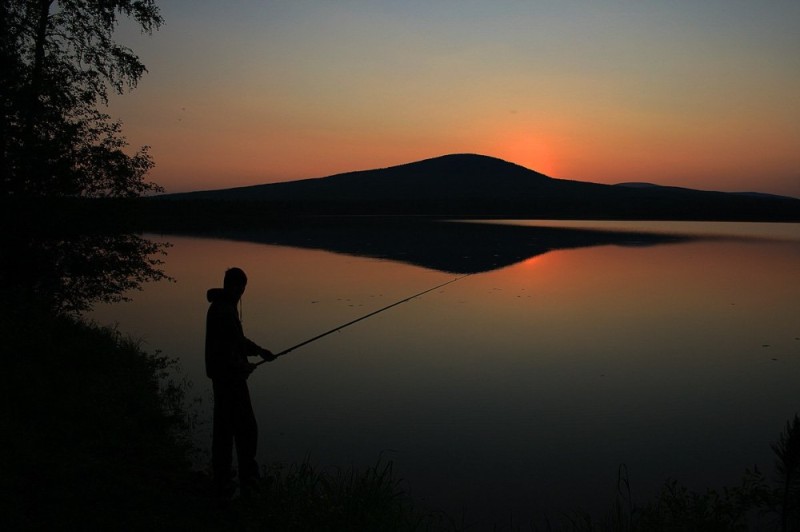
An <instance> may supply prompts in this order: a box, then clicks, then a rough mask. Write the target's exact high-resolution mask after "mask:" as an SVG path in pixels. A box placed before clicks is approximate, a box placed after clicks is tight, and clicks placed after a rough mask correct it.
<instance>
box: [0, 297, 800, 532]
mask: <svg viewBox="0 0 800 532" xmlns="http://www.w3.org/2000/svg"><path fill="white" fill-rule="evenodd" d="M0 335H2V336H0V337H1V338H2V339H3V342H2V346H3V347H2V356H0V379H2V380H0V386H1V387H2V388H0V389H2V390H3V392H4V395H3V397H4V399H5V400H4V401H3V403H2V410H1V411H0V413H1V414H2V415H0V434H2V435H3V439H2V452H0V467H1V468H2V469H1V472H2V474H0V489H2V494H3V496H2V497H0V515H1V516H2V519H1V520H0V525H1V526H2V528H3V529H4V530H32V529H47V530H50V529H58V530H67V529H69V530H73V529H74V530H168V529H169V530H199V531H205V530H223V531H225V530H370V531H372V530H376V531H377V530H386V531H389V530H391V531H394V530H477V528H474V527H472V526H470V523H469V522H468V521H458V520H453V519H451V518H449V517H448V516H444V515H440V514H433V513H429V512H424V511H422V510H421V509H419V508H417V507H416V506H415V504H414V501H412V500H410V499H409V498H408V496H407V495H406V494H405V493H404V491H403V489H402V483H401V482H400V481H399V480H398V479H397V477H396V476H395V475H394V474H393V472H392V464H391V462H384V461H378V463H376V465H375V466H373V467H371V468H367V469H366V470H363V471H354V470H352V469H344V470H335V471H321V470H318V469H316V468H315V467H314V466H313V465H312V464H311V463H309V462H304V463H302V464H293V465H277V464H276V465H272V466H270V467H268V468H267V470H266V471H265V473H266V475H265V479H264V481H263V482H262V484H261V486H260V490H259V491H258V492H257V493H255V494H254V495H252V496H250V497H248V498H240V499H237V500H234V501H232V502H226V503H223V502H221V501H219V500H217V499H215V498H214V496H213V492H212V489H211V483H210V479H209V478H208V477H207V476H206V475H205V474H204V473H202V472H193V471H192V470H191V468H190V462H191V456H192V452H193V449H192V447H191V445H190V443H189V442H190V435H191V434H190V418H189V414H188V413H187V411H186V409H185V408H184V406H183V395H182V394H183V389H182V386H180V385H179V384H176V383H175V382H173V381H171V380H170V375H173V376H174V375H175V373H174V372H173V369H174V368H173V363H172V362H171V361H170V359H168V358H167V357H165V356H162V355H160V354H158V353H156V354H150V353H146V352H144V351H142V350H141V349H140V347H139V346H138V345H137V344H136V343H135V342H133V341H131V340H129V339H126V338H125V337H124V336H123V335H121V334H119V333H118V332H116V331H114V330H111V329H107V328H99V327H95V326H91V325H87V324H85V323H83V322H80V321H76V320H72V319H66V318H59V319H53V318H43V317H41V316H39V317H35V316H31V315H27V316H25V317H24V318H23V317H20V316H19V315H13V314H10V313H8V312H7V311H6V312H4V313H3V314H2V315H0ZM774 448H775V450H776V457H777V458H778V460H777V461H778V464H779V466H780V464H783V467H784V470H785V472H788V475H784V477H785V478H784V480H785V482H783V483H778V484H775V483H774V482H769V481H768V480H767V477H766V476H765V475H764V474H762V473H760V472H758V471H748V472H746V473H745V474H744V476H743V478H742V482H741V484H740V485H739V486H734V487H731V488H724V489H722V490H719V491H713V490H707V491H704V492H701V493H695V492H692V491H689V490H687V489H686V488H684V487H683V486H681V485H680V484H679V483H677V482H673V481H671V482H668V483H666V484H665V485H664V489H663V491H662V493H661V495H660V496H659V497H658V498H657V499H656V500H654V501H647V502H644V503H642V502H641V501H636V502H635V501H634V499H635V494H631V493H630V490H629V489H628V483H627V475H626V473H625V471H624V468H622V469H621V474H620V478H619V488H620V489H619V493H618V495H617V498H616V501H614V502H613V503H612V504H610V505H609V511H608V513H607V514H606V515H601V516H590V515H586V514H581V513H574V514H571V515H565V516H564V515H562V516H554V517H553V519H552V520H551V521H550V522H549V523H545V524H544V525H543V526H542V525H541V521H538V522H539V527H538V528H536V529H537V530H571V531H576V530H582V531H601V530H602V531H638V530H642V531H645V530H647V531H658V530H780V529H782V527H785V528H783V529H785V530H798V529H799V528H800V521H798V512H797V510H798V508H800V497H798V494H800V486H799V485H798V484H800V482H798V476H799V473H800V421H798V420H797V419H795V420H794V422H793V423H790V424H787V426H786V427H785V430H784V432H783V434H781V435H780V437H779V439H778V441H777V442H776V444H774ZM779 469H780V467H779ZM770 476H771V475H770ZM518 517H519V519H515V520H514V522H515V523H519V525H516V526H514V527H513V529H515V530H533V529H534V528H533V527H532V526H531V524H530V522H528V521H527V520H526V519H528V518H530V517H531V516H518ZM783 518H786V520H785V521H784V519H783ZM498 529H502V528H498Z"/></svg>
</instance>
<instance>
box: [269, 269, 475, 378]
mask: <svg viewBox="0 0 800 532" xmlns="http://www.w3.org/2000/svg"><path fill="white" fill-rule="evenodd" d="M470 275H472V274H471V273H468V274H466V275H462V276H460V277H456V278H455V279H450V280H449V281H447V282H446V283H442V284H440V285H436V286H434V287H433V288H428V289H427V290H424V291H422V292H420V293H418V294H414V295H413V296H409V297H407V298H405V299H401V300H400V301H396V302H395V303H392V304H391V305H387V306H385V307H383V308H380V309H378V310H376V311H374V312H370V313H369V314H367V315H365V316H361V317H360V318H356V319H354V320H353V321H348V322H347V323H345V324H344V325H339V326H338V327H336V328H334V329H331V330H330V331H325V332H324V333H322V334H318V335H317V336H315V337H313V338H309V339H308V340H306V341H304V342H300V343H299V344H297V345H294V346H292V347H290V348H289V349H284V350H283V351H281V352H280V353H277V354H275V355H273V356H274V357H275V358H278V357H280V356H283V355H286V354H288V353H290V352H292V351H294V350H295V349H297V348H299V347H303V346H304V345H308V344H310V343H311V342H316V341H317V340H319V339H320V338H324V337H325V336H328V335H329V334H333V333H335V332H337V331H341V330H342V329H344V328H345V327H350V326H351V325H354V324H356V323H358V322H359V321H362V320H365V319H367V318H371V317H372V316H374V315H375V314H380V313H381V312H383V311H385V310H389V309H390V308H392V307H396V306H397V305H402V304H403V303H405V302H407V301H411V300H412V299H415V298H417V297H420V296H424V295H425V294H427V293H428V292H433V291H434V290H436V289H438V288H444V287H445V286H447V285H449V284H451V283H454V282H456V281H460V280H461V279H463V278H464V277H469V276H470ZM272 360H274V358H273V359H272ZM264 362H266V360H261V361H259V362H256V366H259V365H261V364H263V363H264Z"/></svg>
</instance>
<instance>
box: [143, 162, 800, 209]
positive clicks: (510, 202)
mask: <svg viewBox="0 0 800 532" xmlns="http://www.w3.org/2000/svg"><path fill="white" fill-rule="evenodd" d="M158 198H159V199H160V200H171V201H175V200H192V202H193V203H197V202H206V203H208V202H226V203H227V202H231V201H235V202H237V203H239V204H241V203H242V202H250V203H253V202H257V203H258V204H259V205H260V207H261V208H263V209H269V210H270V212H273V213H279V214H280V213H283V214H425V215H443V216H501V217H516V218H615V219H673V220H675V219H683V220H689V219H691V220H765V221H767V220H769V221H800V199H796V198H789V197H784V196H774V195H769V194H757V193H726V192H713V191H702V190H693V189H687V188H680V187H665V186H659V185H654V184H649V183H622V184H619V185H603V184H598V183H588V182H582V181H571V180H564V179H555V178H552V177H548V176H546V175H544V174H540V173H538V172H535V171H533V170H530V169H527V168H524V167H522V166H519V165H517V164H513V163H510V162H507V161H503V160H501V159H497V158H494V157H487V156H483V155H474V154H454V155H445V156H442V157H436V158H433V159H426V160H423V161H417V162H412V163H408V164H403V165H399V166H392V167H389V168H381V169H375V170H364V171H358V172H348V173H344V174H337V175H332V176H328V177H322V178H316V179H304V180H299V181H291V182H285V183H272V184H265V185H255V186H248V187H239V188H229V189H222V190H208V191H199V192H188V193H181V194H169V195H165V196H159V197H158Z"/></svg>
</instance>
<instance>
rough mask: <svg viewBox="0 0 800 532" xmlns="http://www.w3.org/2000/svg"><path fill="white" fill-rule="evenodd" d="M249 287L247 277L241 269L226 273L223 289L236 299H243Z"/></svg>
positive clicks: (230, 270)
mask: <svg viewBox="0 0 800 532" xmlns="http://www.w3.org/2000/svg"><path fill="white" fill-rule="evenodd" d="M246 286H247V276H246V275H245V274H244V271H243V270H242V269H241V268H230V269H228V270H226V271H225V279H223V282H222V287H223V288H224V289H225V291H226V292H228V293H229V294H231V295H232V296H234V297H235V298H236V299H239V298H240V297H242V294H243V293H244V289H245V287H246Z"/></svg>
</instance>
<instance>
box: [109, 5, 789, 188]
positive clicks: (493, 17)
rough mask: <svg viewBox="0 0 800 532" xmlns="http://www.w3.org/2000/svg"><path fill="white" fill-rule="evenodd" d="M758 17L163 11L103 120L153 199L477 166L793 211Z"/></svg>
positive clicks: (785, 53) (362, 9)
mask: <svg viewBox="0 0 800 532" xmlns="http://www.w3.org/2000/svg"><path fill="white" fill-rule="evenodd" d="M768 3H769V8H765V7H763V6H761V5H758V4H752V3H744V2H743V3H736V4H733V5H732V4H730V3H729V2H725V1H723V0H709V1H708V2H703V3H660V4H641V5H640V4H637V5H626V6H625V9H624V10H623V9H620V6H618V5H615V4H613V3H592V4H591V5H587V4H580V5H578V4H570V3H543V4H539V3H536V4H527V3H493V4H483V3H477V2H476V3H464V2H455V1H451V0H444V1H443V2H437V3H435V4H431V5H422V4H416V3H400V4H398V3H392V2H385V1H377V2H370V3H364V4H359V5H354V4H350V3H346V4H328V3H302V4H296V3H248V4H247V5H239V4H237V5H236V6H227V5H226V6H223V5H221V4H214V3H206V2H193V3H192V4H191V6H192V8H191V9H188V7H187V6H188V5H189V4H188V3H186V2H185V1H184V0H176V1H175V2H172V3H169V5H164V6H163V8H162V10H163V15H164V17H165V19H166V21H167V24H166V25H165V27H164V28H163V29H162V30H161V31H160V32H158V33H157V34H156V35H154V36H153V37H152V38H144V37H142V36H140V35H137V34H133V33H132V34H126V35H125V37H126V44H130V46H131V47H132V48H133V49H134V50H135V51H136V52H137V53H138V54H140V56H141V59H142V61H143V62H144V64H145V65H147V67H148V69H149V74H148V75H147V76H145V78H144V79H143V80H142V82H141V83H140V86H139V87H138V88H137V89H136V91H134V92H133V93H131V94H128V95H125V96H123V97H119V98H116V97H115V98H113V100H112V106H111V109H110V111H111V112H110V114H112V116H115V117H117V116H118V117H119V118H120V119H121V120H122V121H123V123H124V131H125V134H126V136H127V137H128V139H129V140H130V142H131V144H132V145H133V146H134V147H138V146H141V145H150V146H151V147H152V154H153V156H154V158H155V161H156V168H155V169H154V171H153V172H152V174H151V179H152V180H154V181H155V182H157V183H159V184H161V185H163V186H164V187H165V188H166V189H167V191H169V192H176V191H186V190H197V189H207V188H226V187H230V186H242V185H248V184H262V183H270V182H278V181H289V180H297V179H304V178H314V177H325V176H328V175H332V174H336V173H341V172H349V171H356V170H366V169H373V168H384V167H387V166H393V165H397V164H405V163H409V162H414V161H418V160H422V159H427V158H431V157H437V156H441V155H446V154H451V153H477V154H482V155H487V156H492V157H498V158H501V159H504V160H507V161H509V162H512V163H516V164H519V165H522V166H524V167H526V168H530V169H531V170H535V171H537V172H541V173H544V174H546V175H549V176H551V177H555V178H561V179H574V180H580V181H592V182H598V183H619V182H625V181H648V182H653V183H657V184H662V185H675V186H685V187H691V188H699V189H709V190H727V191H759V192H768V193H775V194H785V195H792V196H795V197H800V172H798V170H797V169H798V168H800V150H798V149H797V147H798V146H800V129H798V128H797V124H798V123H800V101H799V100H798V97H797V95H798V94H800V41H798V40H797V38H796V27H797V25H798V24H800V3H798V2H795V1H788V0H769V2H768ZM454 12H457V13H458V16H457V17H454V16H452V15H453V13H454Z"/></svg>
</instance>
